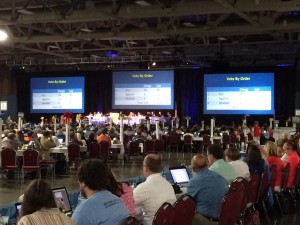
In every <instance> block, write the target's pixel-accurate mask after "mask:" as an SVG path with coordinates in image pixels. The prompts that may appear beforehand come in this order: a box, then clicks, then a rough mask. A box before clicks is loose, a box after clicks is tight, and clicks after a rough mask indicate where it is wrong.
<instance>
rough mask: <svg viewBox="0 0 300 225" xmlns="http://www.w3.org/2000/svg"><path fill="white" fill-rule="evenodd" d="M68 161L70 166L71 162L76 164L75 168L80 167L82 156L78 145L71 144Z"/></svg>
mask: <svg viewBox="0 0 300 225" xmlns="http://www.w3.org/2000/svg"><path fill="white" fill-rule="evenodd" d="M67 158H68V160H69V164H70V163H71V162H74V163H75V168H77V167H78V164H79V163H80V161H81V156H80V145H78V144H69V145H68V157H67Z"/></svg>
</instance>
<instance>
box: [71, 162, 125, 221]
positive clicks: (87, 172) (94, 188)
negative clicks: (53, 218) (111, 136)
mask: <svg viewBox="0 0 300 225" xmlns="http://www.w3.org/2000/svg"><path fill="white" fill-rule="evenodd" d="M108 174H109V171H108V167H107V165H106V164H105V163H104V162H102V161H101V160H98V159H87V160H85V161H83V162H82V163H81V165H80V167H79V169H78V173H77V179H78V182H79V186H80V192H81V194H82V196H83V197H84V198H86V200H84V201H82V202H81V203H80V204H79V205H77V207H76V209H75V211H74V213H73V215H72V220H73V221H74V222H75V224H76V225H95V224H101V225H121V224H122V223H123V221H124V220H125V219H126V218H127V217H129V215H130V214H129V211H128V209H127V208H126V206H125V204H124V203H123V202H122V200H121V199H120V198H118V197H117V196H116V195H114V194H112V193H111V192H109V191H108V190H107V189H108V188H109V187H110V184H109V177H108Z"/></svg>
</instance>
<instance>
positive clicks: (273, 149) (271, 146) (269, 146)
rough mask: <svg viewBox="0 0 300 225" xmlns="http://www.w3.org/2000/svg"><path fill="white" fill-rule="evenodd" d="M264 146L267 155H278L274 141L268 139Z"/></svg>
mask: <svg viewBox="0 0 300 225" xmlns="http://www.w3.org/2000/svg"><path fill="white" fill-rule="evenodd" d="M265 148H266V150H267V153H268V155H269V156H278V154H277V145H276V144H275V143H274V142H272V141H268V142H267V143H266V145H265Z"/></svg>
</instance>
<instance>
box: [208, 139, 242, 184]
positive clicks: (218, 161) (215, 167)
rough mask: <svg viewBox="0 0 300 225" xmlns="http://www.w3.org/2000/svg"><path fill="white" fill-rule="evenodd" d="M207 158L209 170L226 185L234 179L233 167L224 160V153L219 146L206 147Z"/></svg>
mask: <svg viewBox="0 0 300 225" xmlns="http://www.w3.org/2000/svg"><path fill="white" fill-rule="evenodd" d="M207 158H208V162H209V163H208V164H209V169H210V170H211V171H214V172H216V173H217V174H219V175H221V176H222V177H224V178H225V180H227V182H228V183H230V182H231V181H233V180H234V179H235V178H236V175H235V170H234V168H233V166H232V165H230V164H228V163H227V162H225V160H224V151H223V150H222V147H221V145H218V144H213V145H210V146H208V147H207Z"/></svg>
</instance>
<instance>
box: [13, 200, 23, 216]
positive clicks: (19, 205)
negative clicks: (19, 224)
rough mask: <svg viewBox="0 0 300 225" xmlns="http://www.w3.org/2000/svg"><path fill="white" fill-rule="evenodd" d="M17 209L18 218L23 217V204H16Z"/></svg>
mask: <svg viewBox="0 0 300 225" xmlns="http://www.w3.org/2000/svg"><path fill="white" fill-rule="evenodd" d="M15 207H16V211H17V218H18V217H19V216H20V215H21V208H22V202H16V203H15Z"/></svg>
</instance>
